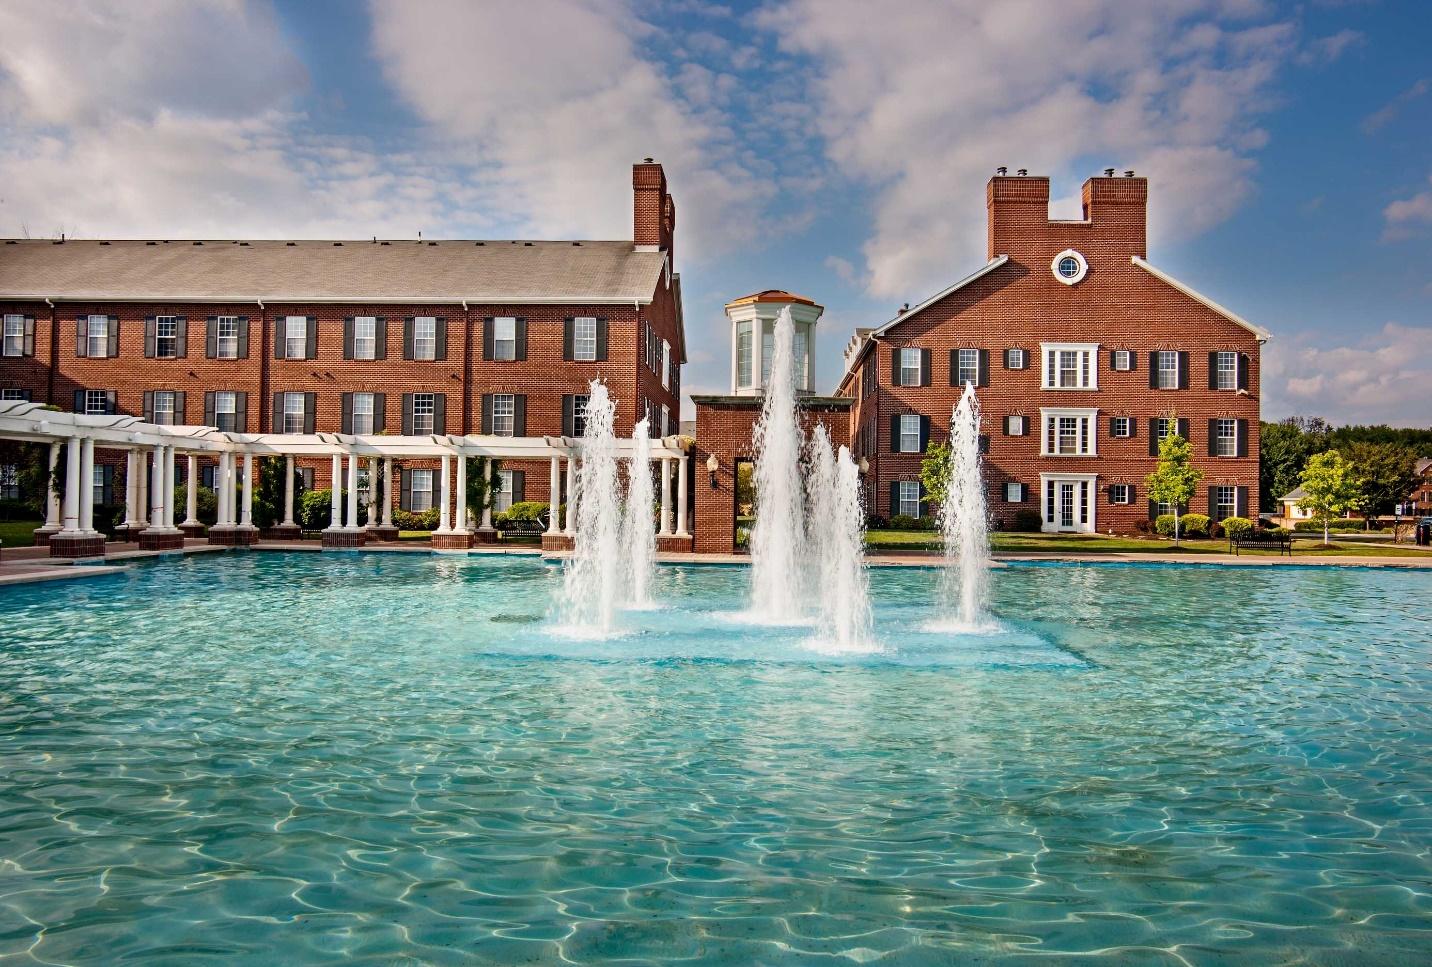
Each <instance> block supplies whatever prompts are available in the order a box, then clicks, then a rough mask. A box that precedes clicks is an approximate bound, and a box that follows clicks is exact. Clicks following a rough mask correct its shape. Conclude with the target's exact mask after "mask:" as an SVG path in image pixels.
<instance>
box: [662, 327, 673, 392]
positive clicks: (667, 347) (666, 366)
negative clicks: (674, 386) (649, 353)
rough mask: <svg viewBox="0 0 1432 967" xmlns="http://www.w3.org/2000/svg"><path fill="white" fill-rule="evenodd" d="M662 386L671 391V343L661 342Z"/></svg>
mask: <svg viewBox="0 0 1432 967" xmlns="http://www.w3.org/2000/svg"><path fill="white" fill-rule="evenodd" d="M661 385H662V386H664V387H666V388H667V389H671V343H669V342H667V341H666V340H665V339H663V340H662V341H661Z"/></svg>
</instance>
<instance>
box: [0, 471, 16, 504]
mask: <svg viewBox="0 0 1432 967" xmlns="http://www.w3.org/2000/svg"><path fill="white" fill-rule="evenodd" d="M19 499H20V468H19V466H17V465H16V464H13V463H0V500H19Z"/></svg>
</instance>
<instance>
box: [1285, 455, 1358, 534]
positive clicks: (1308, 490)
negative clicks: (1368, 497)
mask: <svg viewBox="0 0 1432 967" xmlns="http://www.w3.org/2000/svg"><path fill="white" fill-rule="evenodd" d="M1302 485H1303V493H1304V494H1305V496H1304V497H1303V499H1302V500H1300V501H1298V506H1299V507H1300V508H1301V509H1303V510H1306V511H1307V512H1308V513H1310V514H1312V515H1313V516H1314V517H1315V518H1318V519H1320V520H1322V522H1323V544H1324V546H1326V545H1327V544H1328V543H1330V542H1329V540H1328V521H1329V520H1330V519H1331V518H1333V517H1341V516H1342V515H1343V514H1345V513H1347V512H1348V511H1349V510H1352V509H1353V508H1355V507H1356V506H1357V505H1358V504H1359V502H1360V501H1361V499H1362V496H1363V495H1362V480H1361V479H1360V478H1359V476H1358V474H1357V470H1356V468H1355V467H1354V466H1353V465H1352V464H1351V463H1349V462H1348V461H1346V460H1344V459H1343V455H1342V454H1341V453H1338V452H1337V451H1336V450H1328V451H1326V452H1323V453H1315V454H1313V455H1312V456H1311V457H1309V458H1308V465H1307V466H1306V467H1304V468H1303V479H1302Z"/></svg>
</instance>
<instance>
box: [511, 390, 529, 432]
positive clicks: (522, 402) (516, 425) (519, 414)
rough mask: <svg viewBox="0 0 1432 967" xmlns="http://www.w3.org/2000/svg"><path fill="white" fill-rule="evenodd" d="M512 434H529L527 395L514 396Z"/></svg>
mask: <svg viewBox="0 0 1432 967" xmlns="http://www.w3.org/2000/svg"><path fill="white" fill-rule="evenodd" d="M512 435H513V436H526V435H527V397H526V396H514V397H513V398H512Z"/></svg>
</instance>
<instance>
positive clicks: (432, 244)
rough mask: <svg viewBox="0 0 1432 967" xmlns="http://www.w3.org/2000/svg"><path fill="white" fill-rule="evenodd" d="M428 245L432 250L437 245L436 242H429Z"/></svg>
mask: <svg viewBox="0 0 1432 967" xmlns="http://www.w3.org/2000/svg"><path fill="white" fill-rule="evenodd" d="M428 244H429V245H431V246H433V247H434V248H436V247H437V244H438V243H437V242H429V243H428Z"/></svg>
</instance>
